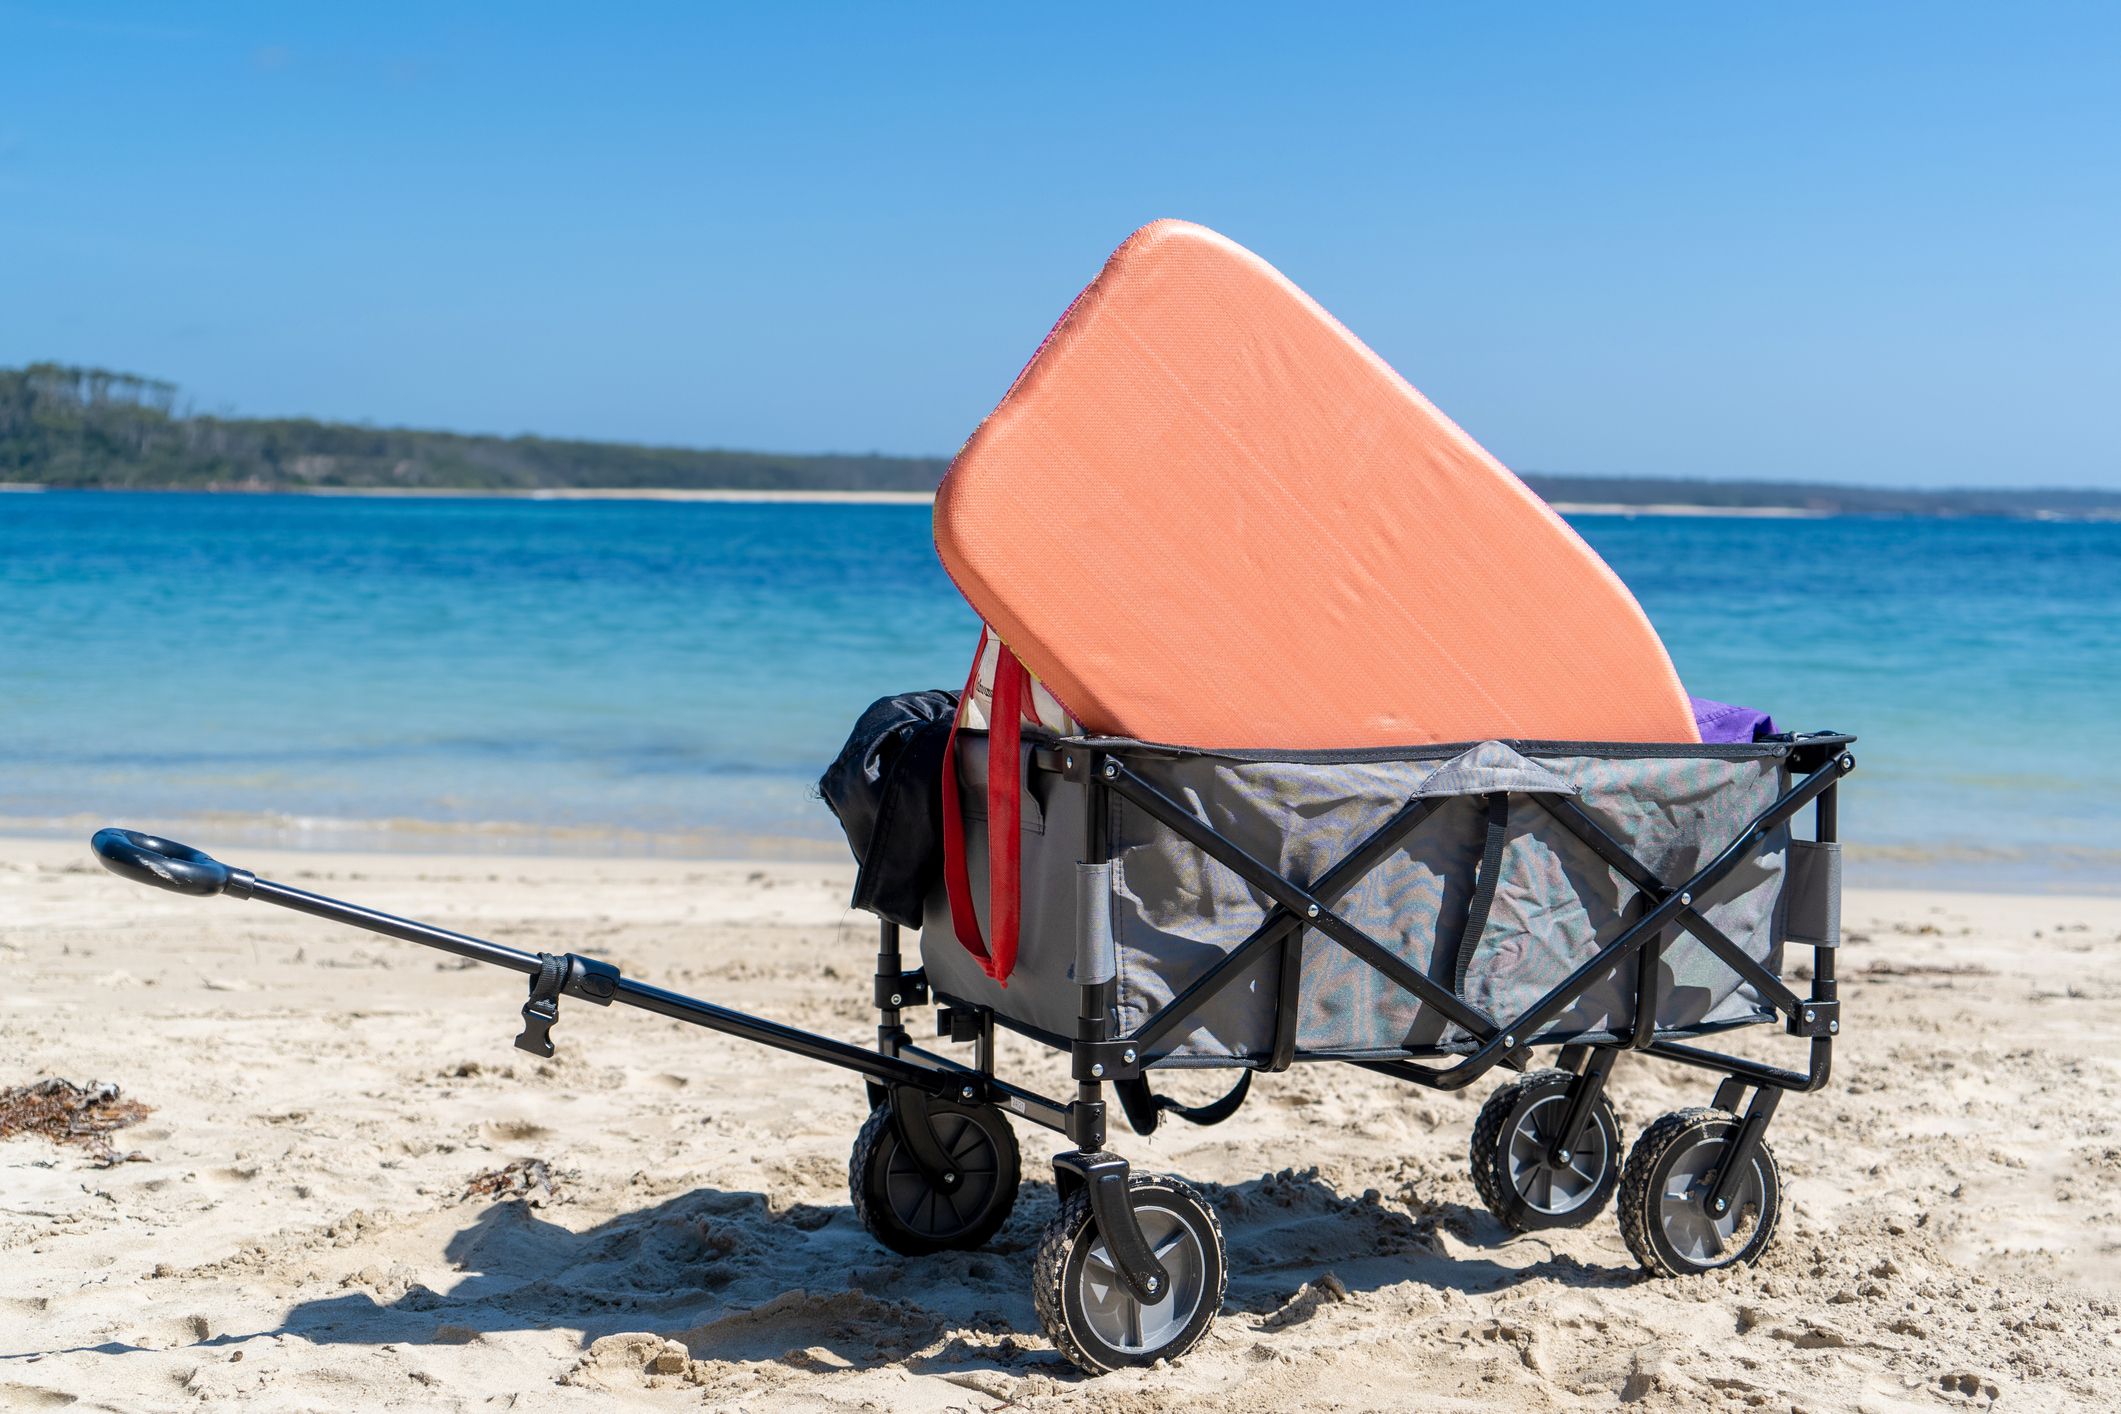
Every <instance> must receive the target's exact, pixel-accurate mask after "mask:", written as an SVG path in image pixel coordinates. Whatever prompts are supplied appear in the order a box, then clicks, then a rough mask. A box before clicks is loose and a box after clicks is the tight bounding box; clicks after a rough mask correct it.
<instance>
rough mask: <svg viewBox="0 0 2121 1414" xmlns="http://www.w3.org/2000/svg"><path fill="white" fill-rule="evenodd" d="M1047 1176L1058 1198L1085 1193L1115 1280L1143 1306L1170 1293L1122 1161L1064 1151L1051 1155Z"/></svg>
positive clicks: (1167, 1276) (1100, 1154) (1167, 1277)
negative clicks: (1077, 1191)
mask: <svg viewBox="0 0 2121 1414" xmlns="http://www.w3.org/2000/svg"><path fill="white" fill-rule="evenodd" d="M1053 1178H1054V1182H1055V1183H1056V1184H1057V1185H1058V1186H1059V1188H1060V1190H1061V1192H1062V1194H1064V1195H1065V1194H1067V1193H1070V1192H1072V1191H1074V1190H1075V1189H1076V1188H1078V1187H1080V1188H1081V1189H1083V1190H1084V1191H1085V1192H1087V1193H1088V1194H1089V1195H1090V1220H1091V1221H1092V1222H1094V1223H1096V1224H1097V1233H1098V1236H1100V1237H1102V1238H1104V1239H1105V1250H1106V1251H1107V1252H1109V1253H1111V1254H1112V1265H1113V1266H1114V1267H1115V1268H1117V1269H1118V1271H1119V1276H1120V1280H1121V1281H1124V1282H1125V1283H1126V1284H1127V1289H1128V1290H1130V1291H1132V1292H1133V1293H1134V1294H1135V1296H1136V1297H1138V1298H1139V1299H1140V1300H1142V1301H1143V1302H1145V1303H1147V1304H1149V1305H1154V1304H1155V1303H1157V1302H1159V1301H1161V1300H1163V1299H1164V1297H1165V1296H1166V1295H1167V1294H1168V1293H1169V1292H1170V1289H1171V1273H1170V1272H1168V1271H1166V1270H1165V1269H1164V1264H1163V1263H1161V1262H1159V1261H1157V1260H1156V1253H1155V1252H1153V1251H1151V1250H1150V1248H1149V1239H1148V1238H1147V1237H1145V1236H1144V1235H1143V1234H1142V1225H1141V1220H1140V1219H1139V1218H1137V1217H1135V1215H1134V1201H1133V1199H1132V1198H1131V1197H1130V1196H1129V1195H1128V1192H1127V1179H1128V1167H1127V1161H1126V1160H1125V1159H1123V1158H1121V1157H1120V1156H1119V1155H1117V1154H1111V1153H1105V1152H1102V1151H1099V1152H1096V1153H1082V1152H1078V1153H1068V1154H1056V1155H1054V1156H1053Z"/></svg>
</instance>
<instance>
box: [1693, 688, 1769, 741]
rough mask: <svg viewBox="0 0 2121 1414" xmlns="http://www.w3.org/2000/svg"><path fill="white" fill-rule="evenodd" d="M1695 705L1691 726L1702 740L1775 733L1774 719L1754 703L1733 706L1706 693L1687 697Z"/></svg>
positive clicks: (1753, 738) (1746, 738)
mask: <svg viewBox="0 0 2121 1414" xmlns="http://www.w3.org/2000/svg"><path fill="white" fill-rule="evenodd" d="M1687 701H1688V702H1690V703H1692V704H1693V706H1694V728H1695V730H1697V731H1699V732H1700V733H1701V739H1702V740H1703V741H1705V742H1716V743H1728V742H1746V741H1758V740H1760V739H1761V738H1762V737H1764V736H1773V735H1774V734H1775V719H1774V718H1773V717H1770V716H1769V715H1768V714H1767V713H1765V712H1763V711H1761V710H1760V709H1759V708H1757V707H1734V706H1732V705H1731V704H1730V703H1728V702H1711V701H1709V699H1707V698H1706V697H1688V698H1687Z"/></svg>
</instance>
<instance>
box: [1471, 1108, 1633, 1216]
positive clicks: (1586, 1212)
mask: <svg viewBox="0 0 2121 1414" xmlns="http://www.w3.org/2000/svg"><path fill="white" fill-rule="evenodd" d="M1576 1083H1577V1077H1576V1076H1575V1075H1574V1074H1573V1073H1572V1072H1570V1071H1566V1070H1540V1071H1534V1072H1533V1073H1532V1074H1530V1075H1527V1076H1524V1077H1523V1078H1522V1079H1519V1080H1513V1081H1511V1082H1510V1083H1509V1084H1508V1085H1505V1086H1503V1087H1502V1088H1501V1089H1499V1090H1497V1091H1496V1092H1495V1093H1494V1094H1493V1095H1490V1096H1489V1097H1488V1102H1487V1104H1485V1105H1483V1106H1481V1110H1480V1118H1479V1119H1478V1120H1477V1121H1475V1122H1474V1125H1473V1143H1472V1154H1471V1159H1472V1169H1473V1187H1474V1188H1475V1189H1476V1190H1477V1191H1478V1192H1479V1194H1480V1201H1481V1202H1483V1203H1485V1204H1486V1205H1487V1208H1488V1211H1489V1212H1491V1213H1493V1214H1494V1215H1495V1216H1496V1217H1497V1218H1499V1219H1501V1220H1502V1223H1503V1225H1504V1226H1505V1227H1507V1228H1509V1229H1510V1230H1511V1231H1513V1232H1533V1231H1536V1230H1538V1229H1540V1228H1554V1227H1581V1226H1583V1225H1584V1224H1585V1223H1587V1222H1589V1221H1591V1219H1593V1218H1595V1217H1597V1216H1598V1214H1599V1213H1600V1212H1601V1211H1603V1210H1604V1208H1605V1205H1606V1202H1607V1200H1608V1199H1610V1198H1611V1197H1612V1196H1613V1190H1614V1189H1615V1188H1616V1187H1618V1186H1619V1183H1620V1121H1619V1120H1618V1119H1616V1118H1615V1117H1614V1115H1613V1106H1612V1103H1611V1102H1610V1101H1608V1100H1607V1099H1606V1097H1605V1096H1604V1095H1603V1094H1600V1095H1599V1096H1598V1098H1597V1100H1596V1101H1595V1102H1594V1103H1593V1104H1592V1105H1591V1107H1590V1111H1589V1113H1588V1114H1586V1115H1585V1116H1584V1119H1583V1127H1582V1129H1581V1130H1580V1131H1579V1132H1578V1133H1577V1134H1576V1135H1574V1136H1573V1139H1572V1140H1571V1141H1570V1142H1563V1140H1562V1135H1561V1128H1562V1124H1563V1122H1564V1121H1565V1120H1566V1118H1567V1116H1568V1113H1569V1099H1570V1096H1571V1094H1572V1093H1573V1087H1574V1086H1575V1085H1576Z"/></svg>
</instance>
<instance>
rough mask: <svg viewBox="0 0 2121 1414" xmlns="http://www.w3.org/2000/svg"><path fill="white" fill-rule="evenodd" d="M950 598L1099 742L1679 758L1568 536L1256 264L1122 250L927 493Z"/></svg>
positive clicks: (1637, 622) (1213, 253)
mask: <svg viewBox="0 0 2121 1414" xmlns="http://www.w3.org/2000/svg"><path fill="white" fill-rule="evenodd" d="M935 543H936V549H937V550H938V552H939V553H940V554H941V556H942V560H943V564H944V566H945V567H946V568H947V569H948V570H949V572H950V575H951V577H952V578H953V579H954V580H955V581H956V583H957V586H958V588H959V589H960V590H961V591H962V592H963V594H964V595H965V598H966V599H967V600H969V601H970V602H971V604H972V606H973V607H974V608H975V609H977V610H978V611H979V612H980V614H981V616H982V617H984V618H985V619H986V620H987V622H988V623H989V624H991V625H993V627H994V629H995V631H996V632H997V633H999V634H1000V635H1001V637H1002V640H1003V641H1004V642H1005V643H1007V644H1008V645H1009V646H1010V647H1011V648H1012V649H1013V650H1015V652H1016V655H1017V656H1018V658H1020V659H1021V660H1022V661H1023V663H1024V665H1025V666H1026V667H1028V668H1029V669H1030V670H1031V671H1032V672H1033V673H1035V674H1036V675H1037V676H1038V678H1039V680H1040V681H1041V682H1043V683H1044V684H1045V685H1046V687H1047V688H1049V689H1050V690H1051V691H1052V693H1053V695H1054V696H1055V697H1057V698H1058V699H1059V700H1060V702H1061V703H1062V704H1063V705H1064V706H1066V707H1067V708H1068V709H1069V710H1070V711H1071V712H1073V713H1074V715H1075V716H1076V718H1077V720H1079V721H1080V722H1082V723H1083V724H1084V726H1085V727H1086V728H1088V729H1089V730H1091V731H1093V732H1104V733H1111V734H1114V735H1120V736H1131V737H1137V738H1140V739H1143V740H1147V741H1161V742H1170V743H1175V744H1182V745H1189V746H1200V747H1225V748H1240V747H1258V748H1325V747H1346V748H1353V747H1367V746H1402V745H1416V744H1422V743H1428V742H1448V741H1478V740H1484V739H1487V738H1490V737H1501V738H1531V739H1547V740H1569V741H1670V742H1691V741H1695V740H1698V737H1697V735H1696V732H1695V727H1694V719H1693V713H1692V711H1691V709H1690V708H1689V706H1688V702H1687V696H1686V693H1685V691H1684V690H1683V689H1682V688H1681V686H1680V683H1679V677H1678V674H1677V673H1675V672H1674V671H1673V668H1672V663H1671V659H1670V657H1669V656H1668V655H1667V654H1666V653H1665V650H1664V645H1663V644H1662V643H1661V642H1660V641H1659V640H1658V637H1657V634H1656V631H1655V630H1654V629H1652V628H1651V626H1650V622H1649V620H1648V618H1647V617H1646V616H1645V615H1644V614H1643V612H1642V609H1641V606H1640V605H1638V604H1637V603H1636V602H1635V599H1634V596H1633V595H1631V594H1630V593H1629V592H1628V590H1627V587H1626V586H1625V585H1623V584H1622V583H1621V582H1620V579H1619V577H1618V576H1616V575H1615V574H1614V573H1613V571H1612V570H1611V569H1610V568H1608V567H1607V565H1606V564H1605V562H1604V561H1603V560H1601V559H1600V558H1599V557H1598V556H1597V554H1595V553H1594V552H1593V551H1592V550H1591V548H1590V547H1589V546H1587V545H1585V544H1584V543H1583V541H1582V540H1581V539H1580V538H1579V537H1578V536H1577V535H1576V532H1575V531H1574V530H1572V529H1570V528H1569V526H1568V524H1567V523H1566V522H1564V521H1563V520H1562V519H1561V517H1560V516H1559V515H1557V514H1555V513H1554V511H1553V510H1552V509H1551V508H1550V507H1548V506H1547V504H1546V503H1545V502H1544V501H1542V500H1540V499H1539V497H1538V496H1536V495H1535V494H1533V492H1532V491H1531V489H1530V488H1528V487H1527V486H1525V484H1524V483H1523V482H1521V481H1519V480H1518V479H1517V478H1516V477H1515V476H1513V475H1511V474H1510V472H1509V471H1508V470H1507V469H1506V468H1505V467H1503V465H1502V464H1501V463H1500V462H1498V461H1496V460H1495V458H1493V457H1491V456H1489V455H1488V454H1487V452H1485V451H1483V450H1482V449H1481V448H1480V447H1479V445H1478V444H1476V443H1475V442H1474V441H1473V439H1472V438H1471V437H1468V436H1467V435H1466V434H1465V433H1464V432H1463V431H1461V430H1460V429H1459V428H1458V426H1457V425H1456V424H1454V423H1453V422H1451V420H1450V419H1448V418H1446V417H1445V416H1444V415H1443V414H1442V413H1440V412H1438V411H1437V410H1436V408H1435V407H1434V406H1432V405H1431V404H1430V403H1429V401H1428V400H1427V399H1426V398H1424V397H1423V396H1422V395H1421V394H1420V393H1418V392H1416V391H1415V390H1414V389H1413V388H1412V387H1411V386H1409V385H1408V384H1407V382H1406V380H1404V379H1402V378H1401V377H1400V376H1399V375H1398V374H1397V373H1395V372H1393V371H1392V369H1391V367H1390V366H1389V365H1387V364H1386V363H1385V362H1384V360H1383V359H1381V358H1379V357H1378V356H1377V355H1376V354H1374V353H1372V352H1371V351H1370V349H1369V348H1367V347H1366V346H1365V345H1364V344H1363V343H1362V342H1361V341H1360V340H1358V339H1356V338H1355V336H1354V335H1352V334H1350V333H1349V332H1348V331H1347V330H1346V329H1344V328H1342V327H1341V325H1340V324H1339V323H1338V322H1337V321H1336V320H1335V319H1334V318H1333V317H1332V316H1331V315H1329V314H1327V313H1326V312H1325V310H1323V309H1322V308H1320V307H1319V306H1318V305H1317V304H1316V303H1315V302H1314V301H1313V300H1312V299H1311V298H1310V297H1309V296H1308V295H1306V294H1304V292H1303V291H1301V290H1299V289H1298V288H1297V287H1296V286H1295V285H1294V284H1292V283H1290V281H1289V280H1288V279H1287V278H1286V277H1284V276H1283V275H1282V274H1281V272H1279V271H1277V270H1276V269H1274V267H1272V266H1271V265H1269V264H1267V262H1266V261H1264V260H1262V259H1260V258H1259V257H1258V256H1256V255H1254V254H1253V253H1252V252H1250V251H1248V250H1246V249H1245V248H1244V247H1242V246H1240V245H1238V244H1236V243H1235V242H1234V241H1231V240H1228V239H1226V238H1225V237H1223V236H1220V235H1217V234H1216V233H1215V232H1213V231H1210V230H1207V229H1205V228H1204V227H1200V226H1196V225H1192V224H1189V223H1187V222H1182V221H1158V222H1155V223H1154V224H1152V225H1149V226H1145V227H1143V228H1142V229H1141V230H1139V231H1137V232H1135V234H1134V235H1133V236H1132V237H1130V238H1129V239H1128V240H1127V242H1126V243H1125V244H1124V245H1122V246H1121V247H1120V248H1119V249H1118V250H1117V251H1116V252H1114V253H1113V255H1112V258H1111V259H1110V260H1109V261H1108V262H1107V263H1106V265H1105V268H1104V271H1103V272H1102V273H1101V274H1100V275H1099V276H1098V277H1097V279H1096V280H1095V281H1093V282H1092V283H1091V285H1090V286H1089V288H1088V289H1086V290H1084V291H1083V292H1082V294H1081V295H1080V296H1079V297H1078V298H1077V299H1076V301H1075V303H1074V304H1073V305H1072V306H1070V308H1069V310H1068V312H1067V313H1066V314H1064V315H1063V316H1062V317H1061V321H1060V323H1059V324H1057V325H1056V326H1054V329H1053V332H1052V333H1051V334H1049V335H1048V336H1047V338H1046V342H1045V343H1044V344H1043V345H1042V346H1041V347H1040V348H1039V350H1038V352H1037V354H1036V355H1034V356H1033V358H1032V360H1031V362H1030V363H1029V364H1028V365H1027V366H1026V367H1025V368H1024V371H1023V372H1022V373H1021V374H1020V375H1018V377H1017V380H1016V382H1015V384H1014V385H1013V386H1012V387H1011V388H1010V389H1009V392H1008V394H1007V396H1005V397H1004V398H1003V399H1002V401H1001V404H1000V406H998V407H997V408H995V410H994V411H993V413H991V414H990V415H989V416H988V417H987V419H986V421H984V422H983V423H981V424H980V427H979V430H978V431H976V432H975V433H974V434H973V435H972V438H971V440H970V441H968V442H967V443H966V444H965V447H964V449H963V450H962V451H961V452H960V453H959V454H958V456H957V459H956V460H955V461H954V462H953V463H952V464H951V467H950V470H949V472H948V474H947V475H946V476H945V477H944V478H943V483H942V486H941V489H940V490H939V491H938V492H937V495H936V503H935Z"/></svg>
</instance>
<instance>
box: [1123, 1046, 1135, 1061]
mask: <svg viewBox="0 0 2121 1414" xmlns="http://www.w3.org/2000/svg"><path fill="white" fill-rule="evenodd" d="M1119 1058H1120V1059H1121V1060H1123V1061H1125V1062H1126V1063H1127V1064H1128V1065H1132V1064H1134V1047H1132V1046H1129V1047H1127V1049H1125V1050H1124V1051H1121V1052H1120V1053H1119Z"/></svg>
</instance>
